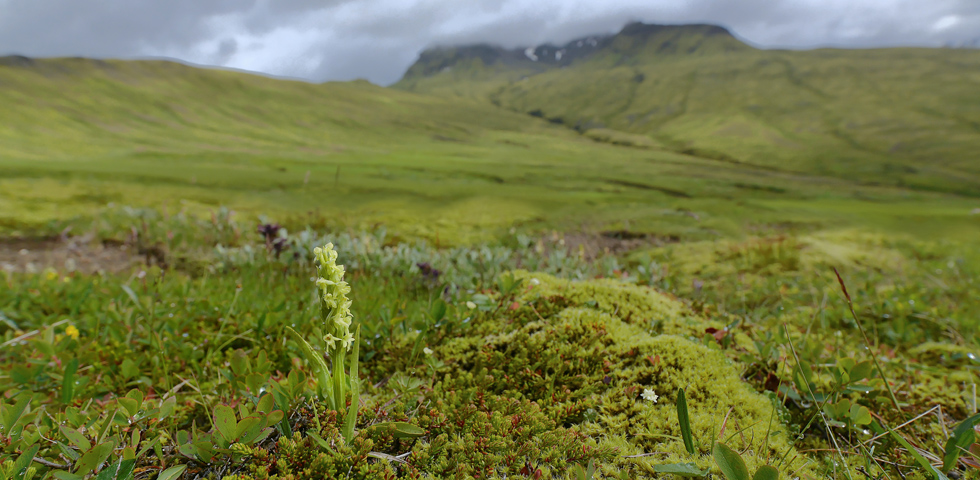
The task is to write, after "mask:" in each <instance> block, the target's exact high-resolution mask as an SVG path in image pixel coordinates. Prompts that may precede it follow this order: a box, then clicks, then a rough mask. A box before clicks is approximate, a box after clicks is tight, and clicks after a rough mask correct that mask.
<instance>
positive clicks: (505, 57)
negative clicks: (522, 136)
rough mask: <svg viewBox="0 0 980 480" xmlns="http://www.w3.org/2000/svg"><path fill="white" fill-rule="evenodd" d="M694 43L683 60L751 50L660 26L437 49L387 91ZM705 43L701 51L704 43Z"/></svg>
mask: <svg viewBox="0 0 980 480" xmlns="http://www.w3.org/2000/svg"><path fill="white" fill-rule="evenodd" d="M681 38H684V39H692V38H697V39H699V40H701V41H699V42H697V43H695V44H693V45H686V46H685V48H684V49H683V50H684V52H683V53H684V54H692V53H695V52H696V51H697V50H698V49H701V48H708V49H710V50H722V51H727V52H734V51H740V50H743V49H751V48H753V47H751V46H749V45H747V44H745V43H744V42H741V41H740V40H738V39H736V38H735V36H734V35H733V34H732V33H731V32H730V31H729V30H728V29H726V28H725V27H722V26H718V25H711V24H686V25H661V24H647V23H643V22H632V23H628V24H626V25H625V26H624V27H623V28H622V29H621V30H620V31H619V32H617V33H615V34H595V35H586V36H583V37H579V38H576V39H573V40H571V41H569V42H566V43H564V44H561V45H556V44H554V43H552V42H547V43H542V44H539V45H534V46H521V47H516V48H505V47H502V46H499V45H494V44H491V43H486V42H483V43H473V44H466V45H459V46H437V47H432V48H428V49H425V50H423V51H422V53H421V54H419V58H418V60H416V62H415V63H414V64H412V65H411V66H410V67H409V68H408V70H407V71H406V72H405V74H404V75H403V76H402V79H401V80H399V81H398V82H396V83H395V85H393V87H395V88H400V89H404V90H413V89H415V88H414V87H415V83H416V82H417V81H419V80H421V79H424V78H430V77H433V76H435V75H438V74H440V73H446V72H450V71H453V70H454V69H456V68H461V69H462V70H464V72H465V71H471V70H480V69H483V68H487V69H491V70H492V71H495V72H497V73H504V74H506V73H508V72H509V73H512V74H513V75H510V76H511V77H512V76H515V75H516V76H517V77H518V78H520V77H523V76H526V75H533V74H536V73H541V72H544V71H548V70H552V69H555V68H564V67H568V66H571V65H573V64H575V63H577V62H580V61H583V60H587V59H589V58H591V57H593V56H594V55H596V54H599V53H602V52H605V51H610V52H613V53H618V54H622V55H630V54H633V55H635V54H637V53H639V51H640V50H642V49H645V48H646V49H651V48H655V49H656V52H657V53H659V54H676V53H680V52H678V49H679V47H680V46H681V42H678V39H681ZM704 40H707V41H708V42H707V45H706V44H705V41H704Z"/></svg>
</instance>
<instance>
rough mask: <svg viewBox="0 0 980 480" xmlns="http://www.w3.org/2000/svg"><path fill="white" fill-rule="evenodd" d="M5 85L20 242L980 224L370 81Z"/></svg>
mask: <svg viewBox="0 0 980 480" xmlns="http://www.w3.org/2000/svg"><path fill="white" fill-rule="evenodd" d="M597 60H598V59H597ZM543 75H550V74H543ZM534 78H535V79H538V78H544V77H543V76H539V77H534ZM0 84H2V85H3V86H4V88H3V89H0V103H2V104H3V105H4V107H5V108H4V109H2V110H0V226H2V228H4V229H5V230H8V231H14V232H17V231H27V230H34V229H37V228H44V227H43V226H44V225H47V224H48V222H50V221H52V220H59V219H66V218H69V217H72V216H75V215H88V214H91V213H92V212H93V211H95V210H96V209H98V208H101V207H103V206H105V205H108V204H113V203H114V204H117V205H119V204H124V205H125V204H129V205H146V206H154V207H159V206H165V207H167V208H169V209H170V211H174V210H178V209H185V210H190V211H198V212H202V213H205V212H208V211H210V210H211V209H213V208H214V207H217V206H219V205H227V206H230V207H232V208H235V209H237V210H239V211H245V212H247V213H254V214H258V213H263V214H276V215H280V216H291V215H299V214H306V212H311V211H312V212H320V214H321V215H323V216H325V217H327V218H328V219H329V220H330V221H331V222H335V223H339V224H361V225H365V224H367V225H370V224H374V223H384V224H386V225H388V226H390V227H393V228H394V229H395V230H397V231H399V232H401V233H404V234H406V235H409V236H421V237H424V238H430V239H436V240H439V241H441V242H444V243H446V242H448V243H454V242H468V241H472V240H474V239H477V238H490V237H492V236H494V235H495V234H496V233H497V232H500V231H502V230H506V229H509V228H511V227H515V226H522V225H523V226H526V227H529V228H532V229H546V228H547V229H559V230H565V231H568V230H582V229H585V230H589V231H597V230H613V231H619V230H624V229H625V230H632V231H635V232H646V233H653V234H656V235H658V236H665V237H684V238H711V237H715V236H717V235H726V236H727V235H733V234H736V235H737V234H742V233H745V232H748V231H759V230H760V229H761V230H769V229H773V228H776V229H783V228H786V226H787V225H793V226H799V227H803V228H820V227H823V226H835V227H846V226H854V225H859V226H869V225H870V226H874V227H875V228H894V229H898V230H900V231H908V230H909V226H910V225H914V226H915V227H916V228H915V230H917V231H921V232H924V233H927V234H938V235H948V234H952V233H961V232H964V231H966V232H972V231H973V228H975V225H974V224H975V223H976V222H973V221H972V219H974V218H976V217H971V216H970V214H969V212H970V211H971V210H972V209H973V208H975V207H976V201H975V200H973V199H970V198H966V197H962V196H960V195H953V194H949V193H930V192H915V191H913V190H909V189H907V188H901V187H893V186H876V185H874V184H872V183H873V182H869V181H867V179H866V178H862V177H860V176H857V175H854V176H849V177H848V178H840V177H838V178H834V177H831V176H826V175H819V174H816V175H815V174H812V173H806V174H800V173H797V172H783V171H781V169H778V168H772V166H771V165H752V164H749V163H739V162H733V161H731V160H730V159H728V158H725V157H718V158H712V157H711V156H706V155H700V154H693V155H692V154H685V153H683V152H677V151H672V150H670V149H656V148H655V149H650V148H636V146H639V147H644V145H643V142H642V141H640V140H642V139H646V138H648V137H645V136H644V137H642V138H640V136H638V135H633V136H632V137H631V136H630V135H627V134H623V133H622V132H619V131H614V130H606V131H603V130H594V131H592V132H589V133H590V135H591V138H590V136H583V135H580V134H579V133H577V132H575V131H573V130H571V129H568V128H565V127H563V126H560V125H555V124H553V123H552V122H549V121H546V120H545V119H540V118H534V117H533V116H529V115H524V114H521V113H514V112H510V111H507V110H505V109H501V108H498V107H495V106H493V105H490V104H489V103H487V102H486V101H478V100H465V99H460V98H458V97H455V96H452V97H450V96H439V95H419V94H415V93H409V92H403V91H399V90H394V89H385V88H381V87H377V86H374V85H371V84H368V83H366V82H352V83H327V84H320V85H317V84H310V83H305V82H298V81H287V80H279V79H272V78H266V77H261V76H256V75H249V74H244V73H240V72H231V71H220V70H208V69H200V68H193V67H188V66H184V65H180V64H176V63H171V62H159V61H96V60H84V59H48V60H29V59H23V58H19V57H8V58H7V59H5V60H4V61H3V62H0ZM549 116H550V114H549ZM702 128H709V127H702ZM604 135H605V136H607V137H609V138H606V141H602V142H596V141H594V140H593V138H602V137H603V136H604ZM637 138H640V139H639V140H638V139H637ZM651 141H652V140H651ZM612 143H620V144H622V143H626V144H633V145H634V147H629V146H623V145H614V144H612ZM760 163H761V162H760ZM916 178H918V177H916ZM882 202H885V203H882ZM964 229H966V230H964Z"/></svg>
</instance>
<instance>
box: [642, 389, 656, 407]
mask: <svg viewBox="0 0 980 480" xmlns="http://www.w3.org/2000/svg"><path fill="white" fill-rule="evenodd" d="M641 396H642V397H643V399H644V400H647V401H649V402H653V403H657V399H658V398H660V395H657V392H654V391H653V390H651V389H649V388H644V389H643V395H641Z"/></svg>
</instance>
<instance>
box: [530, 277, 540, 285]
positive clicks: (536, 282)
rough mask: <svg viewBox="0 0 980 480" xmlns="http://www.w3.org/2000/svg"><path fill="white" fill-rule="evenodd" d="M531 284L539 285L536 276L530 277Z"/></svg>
mask: <svg viewBox="0 0 980 480" xmlns="http://www.w3.org/2000/svg"><path fill="white" fill-rule="evenodd" d="M531 285H541V281H540V280H538V279H537V278H532V279H531Z"/></svg>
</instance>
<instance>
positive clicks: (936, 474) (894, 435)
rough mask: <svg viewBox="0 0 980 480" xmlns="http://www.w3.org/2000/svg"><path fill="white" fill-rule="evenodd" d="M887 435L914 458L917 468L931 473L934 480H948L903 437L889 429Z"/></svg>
mask: <svg viewBox="0 0 980 480" xmlns="http://www.w3.org/2000/svg"><path fill="white" fill-rule="evenodd" d="M888 433H889V434H891V436H892V438H894V439H895V441H896V442H898V443H899V444H901V445H902V446H903V447H905V449H906V450H908V452H909V453H910V454H912V457H913V458H915V461H916V462H917V463H918V464H919V466H920V467H922V469H923V470H925V471H927V472H929V473H931V474H932V476H933V478H935V479H936V480H949V478H948V477H947V476H946V475H945V474H943V472H940V471H939V470H937V469H936V467H934V466H932V464H931V463H929V460H926V458H925V457H923V456H922V454H921V453H919V451H918V450H916V449H915V447H913V446H912V445H911V444H909V442H908V440H906V439H905V437H903V436H901V435H899V434H898V433H895V431H894V430H892V429H890V428H889V429H888Z"/></svg>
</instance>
